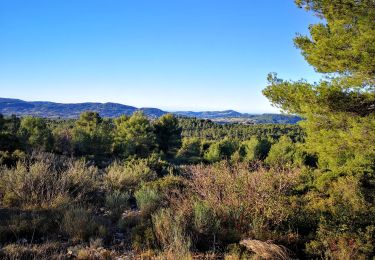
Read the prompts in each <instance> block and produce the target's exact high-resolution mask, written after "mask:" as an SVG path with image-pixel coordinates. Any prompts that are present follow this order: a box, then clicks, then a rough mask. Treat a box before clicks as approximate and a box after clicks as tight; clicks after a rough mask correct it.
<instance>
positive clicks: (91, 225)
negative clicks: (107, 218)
mask: <svg viewBox="0 0 375 260" xmlns="http://www.w3.org/2000/svg"><path fill="white" fill-rule="evenodd" d="M61 229H62V230H63V232H64V233H66V234H67V235H68V236H69V237H70V238H71V239H72V240H73V241H88V240H89V238H92V237H97V236H98V237H105V236H106V234H107V230H106V227H105V226H104V225H102V224H100V223H99V222H98V221H97V219H96V218H95V217H94V215H93V213H92V212H90V211H89V210H88V209H86V208H83V207H70V208H68V209H67V210H66V211H65V213H64V217H63V219H62V223H61Z"/></svg>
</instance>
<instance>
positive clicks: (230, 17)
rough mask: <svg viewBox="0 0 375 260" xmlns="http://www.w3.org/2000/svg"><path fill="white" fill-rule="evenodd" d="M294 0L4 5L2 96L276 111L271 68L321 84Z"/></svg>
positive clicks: (64, 0)
mask: <svg viewBox="0 0 375 260" xmlns="http://www.w3.org/2000/svg"><path fill="white" fill-rule="evenodd" d="M316 21H317V19H316V18H315V17H313V16H312V15H311V14H310V13H306V12H305V11H303V10H301V9H298V8H297V7H296V6H295V5H294V3H293V0H283V1H280V0H268V1H250V0H53V1H52V0H44V1H42V0H23V1H20V0H0V97H11V98H20V99H25V100H48V101H55V102H64V103H68V102H84V101H93V102H118V103H123V104H127V105H134V106H137V107H145V106H147V107H158V108H162V109H166V110H170V111H173V110H187V109H189V110H224V109H235V110H238V111H242V112H253V113H261V112H275V111H277V110H276V109H275V108H272V107H271V105H270V103H269V102H268V101H267V99H266V98H264V97H263V96H262V94H261V90H262V89H263V88H264V87H265V86H266V77H267V74H268V73H269V72H277V73H278V74H279V76H280V77H282V78H284V79H301V78H305V79H307V80H309V81H316V80H318V79H319V75H317V74H316V73H315V72H314V70H313V68H312V67H310V66H309V65H308V64H307V63H306V62H305V61H304V59H303V57H302V56H301V55H300V52H299V50H297V49H296V48H295V47H294V46H293V41H292V38H293V37H294V36H295V35H296V33H302V34H307V32H308V31H307V28H308V25H309V24H311V23H314V22H316Z"/></svg>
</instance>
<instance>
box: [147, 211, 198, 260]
mask: <svg viewBox="0 0 375 260" xmlns="http://www.w3.org/2000/svg"><path fill="white" fill-rule="evenodd" d="M152 221H153V223H154V231H155V236H156V238H157V240H158V242H159V244H160V245H161V247H162V249H163V250H164V251H166V252H169V253H170V254H172V255H173V256H174V257H175V258H176V259H186V258H189V257H190V246H191V240H190V237H189V236H188V235H187V234H186V231H185V226H186V223H184V219H183V217H182V216H179V215H176V212H173V211H172V210H171V209H161V210H160V211H158V212H157V213H155V214H154V215H152Z"/></svg>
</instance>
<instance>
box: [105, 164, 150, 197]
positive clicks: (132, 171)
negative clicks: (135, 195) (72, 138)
mask: <svg viewBox="0 0 375 260" xmlns="http://www.w3.org/2000/svg"><path fill="white" fill-rule="evenodd" d="M156 177H157V175H156V173H155V172H154V171H153V170H151V169H150V167H149V166H148V164H147V160H144V159H139V160H135V159H134V160H131V161H129V162H126V163H124V164H119V163H117V162H115V163H114V164H112V165H111V166H109V168H108V170H107V174H106V176H105V180H104V181H105V185H106V187H107V188H108V189H110V190H121V191H129V192H134V190H136V189H137V188H138V187H139V186H140V185H141V184H142V183H143V182H147V181H152V180H154V179H156Z"/></svg>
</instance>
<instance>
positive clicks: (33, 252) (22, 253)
mask: <svg viewBox="0 0 375 260" xmlns="http://www.w3.org/2000/svg"><path fill="white" fill-rule="evenodd" d="M64 251H65V248H64V246H63V245H62V244H61V243H57V242H53V243H52V242H50V243H44V244H40V245H35V244H28V245H22V244H9V245H6V246H4V247H3V248H1V250H0V257H1V259H18V260H19V259H25V260H28V259H46V260H47V259H63V257H62V255H63V252H64Z"/></svg>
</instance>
